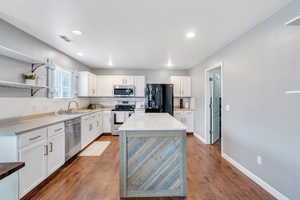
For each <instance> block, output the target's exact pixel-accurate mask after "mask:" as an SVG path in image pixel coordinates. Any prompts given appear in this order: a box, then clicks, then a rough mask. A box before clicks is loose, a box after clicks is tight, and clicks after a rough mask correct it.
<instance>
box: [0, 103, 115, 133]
mask: <svg viewBox="0 0 300 200" xmlns="http://www.w3.org/2000/svg"><path fill="white" fill-rule="evenodd" d="M105 110H111V108H100V109H95V110H81V111H86V112H82V113H78V114H72V115H70V114H47V115H42V116H37V117H32V118H27V119H24V118H20V119H14V120H12V121H5V120H1V121H0V136H1V135H18V134H22V133H25V132H28V131H31V130H34V129H37V128H43V127H46V126H50V125H53V124H56V123H60V122H64V121H67V120H70V119H75V118H78V117H82V116H85V115H89V114H92V113H96V112H100V111H105Z"/></svg>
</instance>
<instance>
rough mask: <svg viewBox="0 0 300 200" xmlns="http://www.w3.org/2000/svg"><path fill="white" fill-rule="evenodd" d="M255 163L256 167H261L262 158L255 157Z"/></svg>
mask: <svg viewBox="0 0 300 200" xmlns="http://www.w3.org/2000/svg"><path fill="white" fill-rule="evenodd" d="M256 162H257V164H258V165H262V157H261V156H257V158H256Z"/></svg>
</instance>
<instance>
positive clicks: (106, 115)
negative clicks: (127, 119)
mask: <svg viewBox="0 0 300 200" xmlns="http://www.w3.org/2000/svg"><path fill="white" fill-rule="evenodd" d="M103 132H104V133H111V111H103Z"/></svg>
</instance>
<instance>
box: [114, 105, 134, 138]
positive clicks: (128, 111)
mask: <svg viewBox="0 0 300 200" xmlns="http://www.w3.org/2000/svg"><path fill="white" fill-rule="evenodd" d="M134 109H135V102H129V101H121V102H119V103H118V104H117V105H115V108H114V109H113V110H112V118H111V119H112V123H111V124H112V134H113V135H119V132H118V130H119V127H120V126H121V125H122V124H123V123H124V122H125V121H126V120H127V119H128V118H129V117H130V116H131V115H132V114H133V113H134Z"/></svg>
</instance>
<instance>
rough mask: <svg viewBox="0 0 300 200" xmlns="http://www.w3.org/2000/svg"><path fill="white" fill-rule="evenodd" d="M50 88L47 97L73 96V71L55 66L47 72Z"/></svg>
mask: <svg viewBox="0 0 300 200" xmlns="http://www.w3.org/2000/svg"><path fill="white" fill-rule="evenodd" d="M49 76H50V77H49V80H50V84H49V85H50V90H49V97H52V98H74V97H75V92H74V91H75V86H76V84H75V76H74V73H73V72H69V71H66V70H64V69H63V68H61V67H57V66H55V67H54V68H52V69H51V71H50V73H49Z"/></svg>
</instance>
